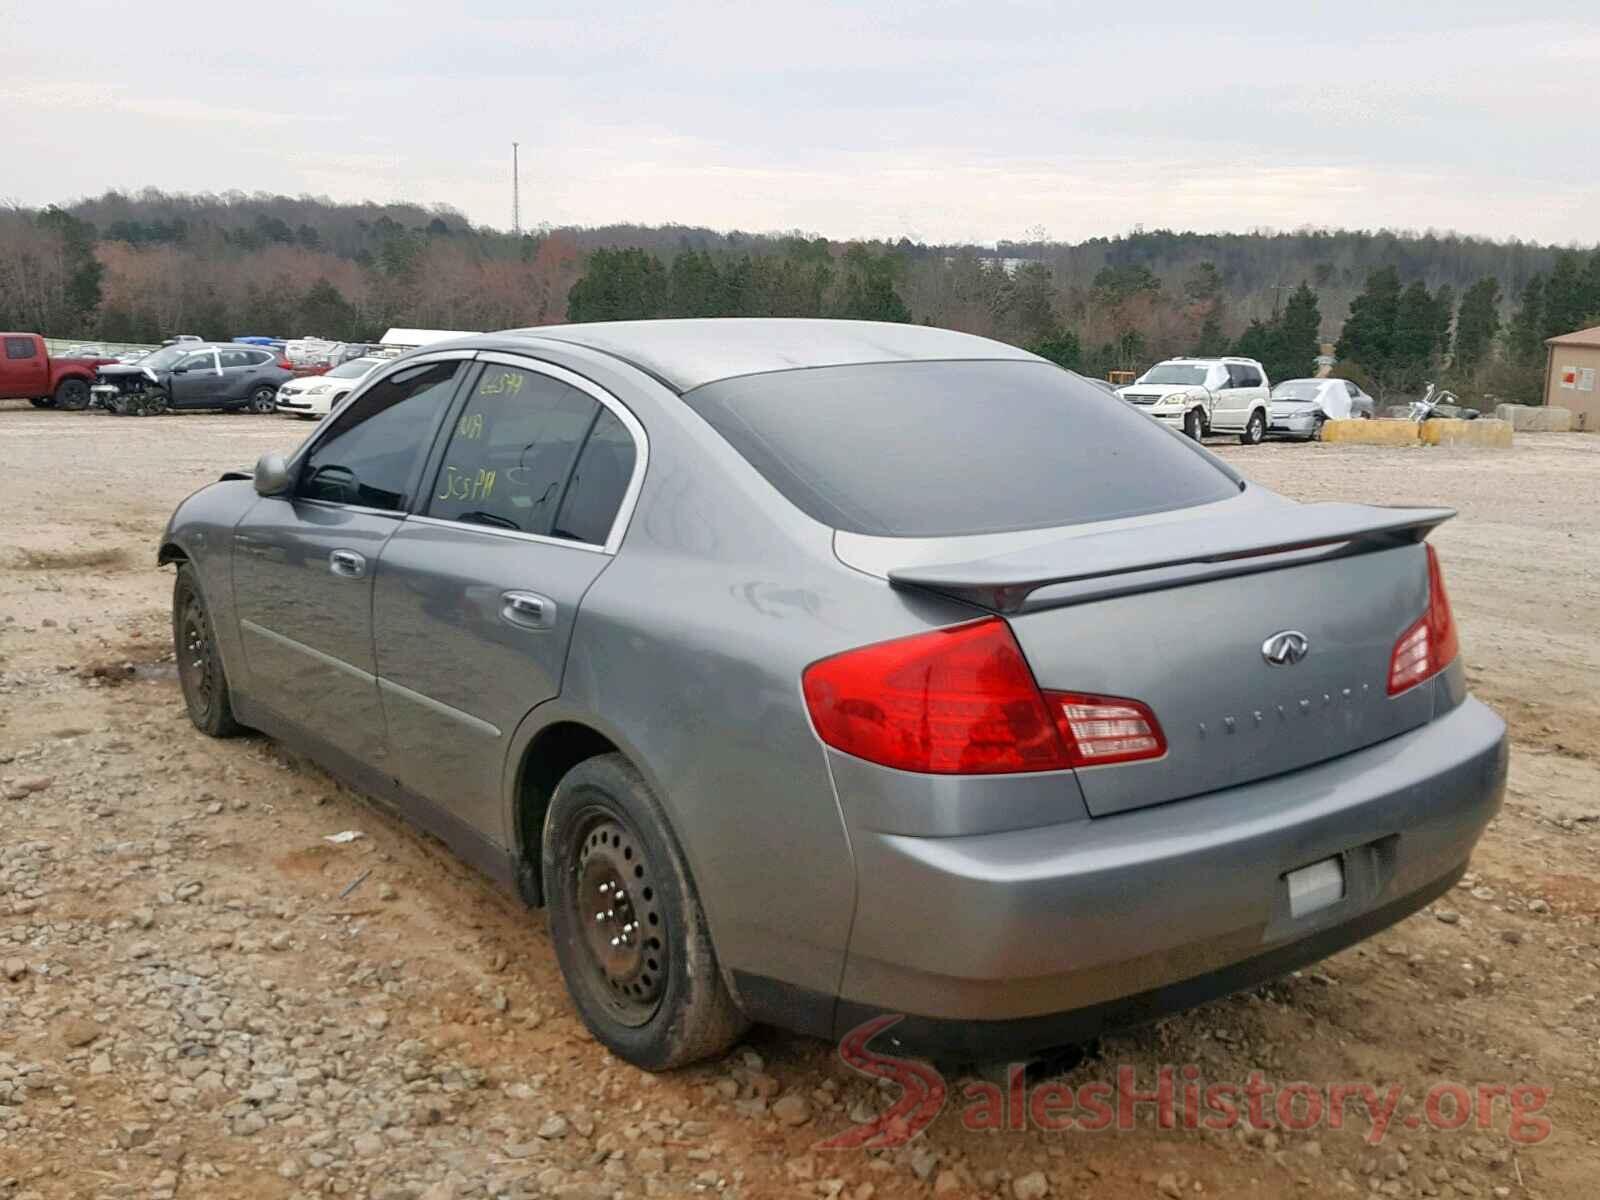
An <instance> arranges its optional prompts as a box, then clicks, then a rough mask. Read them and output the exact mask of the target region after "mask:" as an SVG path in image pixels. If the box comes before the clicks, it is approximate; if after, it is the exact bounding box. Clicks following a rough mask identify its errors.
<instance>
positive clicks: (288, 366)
mask: <svg viewBox="0 0 1600 1200" xmlns="http://www.w3.org/2000/svg"><path fill="white" fill-rule="evenodd" d="M278 370H280V371H292V370H294V364H293V363H292V362H290V361H289V360H288V359H287V358H280V359H279V360H278Z"/></svg>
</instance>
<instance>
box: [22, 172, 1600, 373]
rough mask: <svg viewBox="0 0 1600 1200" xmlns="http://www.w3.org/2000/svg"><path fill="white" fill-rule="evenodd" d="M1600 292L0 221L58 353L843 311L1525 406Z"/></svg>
mask: <svg viewBox="0 0 1600 1200" xmlns="http://www.w3.org/2000/svg"><path fill="white" fill-rule="evenodd" d="M1597 273H1600V266H1597V264H1596V256H1595V255H1594V254H1593V253H1590V252H1577V251H1570V250H1561V249H1558V248H1555V247H1549V246H1539V245H1533V244H1529V243H1522V242H1516V241H1512V242H1493V241H1487V240H1484V239H1476V238H1464V237H1458V236H1455V235H1438V234H1433V233H1423V234H1406V233H1400V232H1392V231H1379V232H1359V231H1354V232H1352V231H1315V230H1313V231H1297V232H1292V233H1276V232H1269V231H1260V232H1253V233H1244V234H1226V235H1209V234H1195V233H1181V232H1173V231H1169V230H1154V231H1149V232H1146V231H1142V230H1141V231H1135V232H1133V233H1130V234H1127V235H1125V236H1120V237H1114V238H1095V239H1091V240H1089V241H1086V242H1082V243H1077V244H1063V243H1057V242H1050V241H1047V240H1038V241H1031V242H1002V243H1000V245H999V246H998V248H997V249H989V248H986V247H981V246H936V245H926V244H922V243H914V242H911V241H909V240H907V239H904V238H902V239H900V240H898V241H894V242H887V241H873V242H850V243H839V242H833V241H829V240H827V239H823V238H818V237H815V236H809V235H804V234H800V233H787V234H760V235H757V234H747V233H743V232H739V231H731V232H717V231H714V230H710V229H703V228H696V227H686V226H666V227H642V226H609V227H601V228H559V229H558V228H549V227H544V226H541V227H540V228H538V229H536V230H533V231H530V232H527V233H524V234H521V235H514V234H511V233H507V232H505V231H501V230H496V229H490V228H486V227H481V226H474V225H473V224H472V223H471V222H470V221H468V220H467V219H466V218H465V217H464V216H463V215H462V214H461V213H459V212H457V211H455V210H453V209H450V208H447V207H438V206H436V207H431V208H426V207H421V206H417V205H408V204H385V205H380V204H355V205H351V204H334V203H332V202H330V201H327V200H325V199H319V198H316V197H286V196H272V195H259V194H257V195H245V194H243V193H237V192H235V193H226V194H223V195H220V196H219V195H198V196H195V195H169V194H166V193H162V192H158V191H154V190H147V191H144V192H140V193H138V194H136V195H130V194H125V193H117V192H111V193H107V194H106V195H104V196H100V197H97V198H95V199H92V200H85V201H81V202H79V203H76V204H73V205H69V206H65V207H61V208H54V207H53V208H49V209H46V210H44V211H31V210H25V209H10V210H3V211H0V326H5V327H10V328H27V329H38V330H42V331H46V332H49V333H51V334H53V335H56V336H66V337H74V338H83V339H90V338H101V339H106V340H126V341H153V340H156V339H158V338H161V337H166V336H170V335H171V334H173V333H177V332H183V333H198V334H201V335H202V336H206V337H227V336H233V335H236V334H241V333H269V334H279V335H285V336H299V335H303V334H320V335H324V336H328V337H338V338H347V339H357V340H360V339H366V338H372V337H375V336H377V335H378V334H381V333H382V331H383V329H384V328H386V327H388V326H390V325H420V326H434V327H446V328H467V329H472V328H477V329H497V328H510V327H516V326H519V325H531V324H541V323H547V322H553V321H561V320H569V319H570V320H601V319H615V318H627V317H652V316H678V315H681V316H706V315H717V314H729V315H793V316H843V317H862V318H871V319H879V320H912V321H918V322H927V323H930V324H935V325H940V326H945V327H949V328H954V329H963V330H967V331H970V332H973V333H978V334H983V335H985V336H990V337H996V338H1000V339H1002V340H1005V341H1009V342H1013V343H1015V344H1018V345H1024V346H1028V347H1030V348H1032V349H1034V350H1036V351H1038V352H1039V353H1043V354H1046V355H1047V356H1049V357H1051V358H1053V359H1055V360H1056V361H1058V362H1063V363H1066V364H1069V365H1073V366H1076V367H1078V368H1079V369H1082V370H1085V371H1088V372H1092V373H1095V374H1100V373H1103V372H1105V371H1107V370H1110V369H1138V368H1142V367H1144V366H1147V365H1148V364H1149V363H1150V362H1151V361H1153V360H1155V359H1157V358H1160V357H1165V356H1168V355H1172V354H1181V353H1219V352H1224V351H1237V352H1239V353H1246V354H1250V355H1252V356H1254V357H1259V358H1261V359H1262V360H1263V361H1264V362H1266V363H1267V365H1268V369H1269V371H1270V372H1271V373H1272V374H1273V375H1274V376H1275V377H1279V378H1283V377H1287V376H1290V375H1296V374H1304V373H1306V372H1307V371H1309V370H1310V368H1311V359H1312V358H1314V356H1315V354H1316V353H1317V347H1318V344H1319V343H1320V342H1330V341H1338V342H1339V346H1340V350H1339V355H1340V358H1341V360H1343V363H1344V367H1345V369H1348V370H1351V371H1359V372H1361V373H1362V375H1363V377H1364V378H1365V379H1366V380H1367V381H1368V382H1369V383H1370V384H1371V385H1372V387H1373V388H1374V389H1375V390H1376V391H1378V392H1379V393H1382V392H1386V391H1404V390H1406V389H1408V388H1412V387H1414V386H1416V385H1417V382H1418V381H1419V380H1420V379H1422V378H1438V377H1441V376H1447V378H1448V379H1449V381H1450V382H1451V383H1452V384H1453V385H1454V386H1456V387H1457V389H1458V390H1461V389H1463V388H1466V389H1471V388H1484V389H1487V390H1497V391H1498V392H1499V394H1502V395H1509V394H1511V393H1512V391H1513V390H1522V391H1527V392H1528V393H1529V395H1528V398H1532V394H1533V393H1536V392H1537V390H1538V389H1537V386H1536V380H1535V379H1534V376H1535V374H1536V370H1535V368H1536V365H1537V364H1542V362H1543V348H1542V340H1543V338H1544V337H1545V336H1549V335H1551V334H1553V333H1556V332H1565V331H1567V330H1569V329H1573V328H1578V327H1581V326H1582V325H1584V324H1585V323H1594V322H1595V321H1600V302H1597V299H1596V297H1597V287H1596V283H1595V279H1596V276H1597ZM1347 316H1348V318H1349V321H1348V322H1347V320H1346V318H1347ZM1464 394H1465V393H1464Z"/></svg>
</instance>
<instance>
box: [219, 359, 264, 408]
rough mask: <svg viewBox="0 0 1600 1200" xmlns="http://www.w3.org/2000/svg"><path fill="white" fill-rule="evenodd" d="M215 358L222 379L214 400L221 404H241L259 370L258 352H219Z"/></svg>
mask: <svg viewBox="0 0 1600 1200" xmlns="http://www.w3.org/2000/svg"><path fill="white" fill-rule="evenodd" d="M217 358H218V360H219V361H220V363H221V365H222V379H221V381H220V386H219V387H218V389H217V394H216V400H217V401H218V402H219V403H223V404H243V403H244V401H245V399H246V398H247V397H248V396H249V394H250V388H251V386H252V385H253V384H254V383H255V378H256V375H257V374H258V373H259V372H260V370H261V360H260V352H259V351H255V350H220V351H218V352H217Z"/></svg>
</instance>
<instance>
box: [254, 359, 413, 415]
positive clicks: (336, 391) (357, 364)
mask: <svg viewBox="0 0 1600 1200" xmlns="http://www.w3.org/2000/svg"><path fill="white" fill-rule="evenodd" d="M386 361H388V360H386V359H382V358H352V359H351V360H350V361H349V362H347V363H340V364H339V365H338V366H337V367H334V368H332V369H331V370H329V371H328V372H326V373H325V374H322V375H307V376H305V377H304V378H301V379H291V380H290V381H289V382H288V383H286V384H284V385H283V386H282V387H280V388H279V389H278V411H279V412H281V413H286V414H288V415H289V416H292V417H315V418H319V419H320V418H322V417H325V416H327V415H328V414H329V413H330V412H331V411H333V406H334V405H335V404H337V403H339V401H341V400H343V399H344V398H345V397H346V396H348V395H349V394H350V393H351V392H352V391H354V390H355V388H356V385H357V384H359V383H360V382H361V381H362V380H363V379H365V378H366V377H367V376H368V375H370V374H371V373H372V371H373V368H375V367H381V366H382V365H383V364H384V363H385V362H386Z"/></svg>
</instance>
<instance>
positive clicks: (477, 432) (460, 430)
mask: <svg viewBox="0 0 1600 1200" xmlns="http://www.w3.org/2000/svg"><path fill="white" fill-rule="evenodd" d="M456 436H457V437H458V438H460V439H461V440H462V441H466V442H475V441H477V440H478V439H479V438H481V437H482V436H483V414H482V413H462V414H461V420H459V421H457V422H456Z"/></svg>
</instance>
